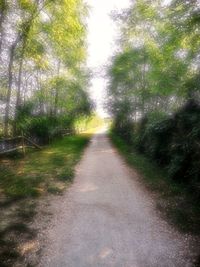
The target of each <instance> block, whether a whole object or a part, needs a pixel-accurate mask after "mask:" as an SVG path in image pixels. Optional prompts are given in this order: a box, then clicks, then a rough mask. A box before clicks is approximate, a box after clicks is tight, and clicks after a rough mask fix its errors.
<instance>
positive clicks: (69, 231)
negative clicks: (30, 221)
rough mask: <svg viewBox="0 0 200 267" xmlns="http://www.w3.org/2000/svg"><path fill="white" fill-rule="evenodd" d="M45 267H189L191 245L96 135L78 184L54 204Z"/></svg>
mask: <svg viewBox="0 0 200 267" xmlns="http://www.w3.org/2000/svg"><path fill="white" fill-rule="evenodd" d="M51 205H52V207H51V208H52V209H53V210H54V213H55V214H54V216H53V219H52V222H51V224H50V226H49V227H48V229H47V231H46V232H45V236H46V238H47V242H46V243H47V245H46V247H45V248H44V251H43V256H42V259H41V262H40V264H39V266H41V267H111V266H112V267H179V266H180V267H190V266H193V265H192V261H191V253H192V252H190V248H189V241H188V239H187V238H186V236H184V235H181V234H179V233H178V232H176V231H175V230H174V229H173V228H171V227H170V226H169V225H168V224H167V222H165V221H164V220H162V219H161V218H160V217H159V215H158V214H157V212H156V208H155V201H154V200H153V199H152V197H151V196H150V194H148V192H147V191H146V190H145V189H144V187H143V186H142V185H141V184H140V182H139V181H138V175H137V174H136V172H135V171H134V170H133V171H132V170H131V169H130V168H129V167H128V166H127V165H126V164H125V163H124V161H123V159H122V158H121V156H120V155H119V154H118V152H117V151H116V150H115V149H114V148H113V147H112V145H111V144H110V141H109V139H108V137H107V136H106V133H97V134H95V135H94V137H93V138H92V140H91V143H90V145H89V146H88V148H87V149H86V151H85V153H84V155H83V158H82V160H81V162H80V163H79V165H78V166H77V172H76V177H75V180H74V184H73V185H72V186H71V187H70V188H69V189H68V190H67V192H66V193H65V194H64V195H63V196H62V197H59V199H58V200H57V201H55V202H54V203H52V204H51Z"/></svg>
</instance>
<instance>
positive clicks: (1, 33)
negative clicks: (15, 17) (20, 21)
mask: <svg viewBox="0 0 200 267" xmlns="http://www.w3.org/2000/svg"><path fill="white" fill-rule="evenodd" d="M6 11H7V3H6V1H5V0H1V10H0V56H1V52H2V43H3V37H4V30H3V23H4V20H5V16H6Z"/></svg>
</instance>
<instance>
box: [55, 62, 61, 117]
mask: <svg viewBox="0 0 200 267" xmlns="http://www.w3.org/2000/svg"><path fill="white" fill-rule="evenodd" d="M57 75H58V77H59V75H60V60H59V61H58V69H57ZM58 87H59V86H56V94H55V102H54V115H55V116H56V115H57V112H58V99H59V88H58Z"/></svg>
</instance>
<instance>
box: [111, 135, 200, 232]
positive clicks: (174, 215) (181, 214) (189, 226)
mask: <svg viewBox="0 0 200 267" xmlns="http://www.w3.org/2000/svg"><path fill="white" fill-rule="evenodd" d="M110 138H111V140H112V142H113V144H114V145H115V146H116V147H117V149H118V150H119V152H120V153H121V154H122V155H123V156H124V157H125V159H126V161H127V163H128V164H129V165H130V166H132V167H134V168H135V169H136V170H137V171H138V173H139V174H140V177H141V179H142V180H143V182H144V184H145V185H146V186H147V187H148V189H150V190H151V191H152V190H153V191H154V192H155V193H156V195H157V208H158V209H159V210H160V211H161V214H163V215H164V217H165V218H166V219H167V220H168V221H169V223H171V224H173V225H174V226H176V227H177V228H178V229H179V230H180V231H183V232H187V233H193V234H197V235H200V227H199V225H200V207H199V201H198V199H197V198H196V197H195V195H194V194H193V193H192V192H190V190H189V188H187V187H186V186H184V185H181V184H178V183H175V182H174V181H172V180H170V179H169V178H168V177H167V174H166V171H164V170H163V169H160V168H159V167H158V166H157V165H156V164H154V163H153V162H151V161H150V160H148V159H147V158H146V157H145V156H144V155H141V154H139V153H138V152H137V151H135V150H134V149H133V148H132V147H130V146H129V145H127V144H126V143H125V141H123V140H122V139H121V138H120V137H119V136H117V135H116V134H114V133H110Z"/></svg>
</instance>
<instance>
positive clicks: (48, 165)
mask: <svg viewBox="0 0 200 267" xmlns="http://www.w3.org/2000/svg"><path fill="white" fill-rule="evenodd" d="M88 140H89V136H88V135H78V136H68V137H65V138H63V139H61V140H57V141H56V142H54V143H53V144H52V145H50V146H49V147H47V148H45V149H43V150H41V151H35V152H31V153H28V154H27V155H26V157H25V158H17V159H16V158H15V159H8V158H7V159H4V160H1V165H0V173H1V179H0V188H1V192H2V193H3V194H5V195H6V196H7V197H9V198H11V199H18V198H24V197H37V196H39V195H41V194H43V193H45V192H47V191H51V190H48V189H49V188H52V187H55V182H58V181H62V182H66V181H71V180H72V178H73V175H74V173H73V172H74V166H75V164H76V163H77V162H78V161H79V159H80V155H81V152H82V150H83V148H84V147H85V145H86V144H87V143H88ZM53 191H55V190H53Z"/></svg>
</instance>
